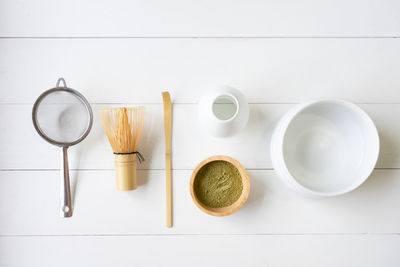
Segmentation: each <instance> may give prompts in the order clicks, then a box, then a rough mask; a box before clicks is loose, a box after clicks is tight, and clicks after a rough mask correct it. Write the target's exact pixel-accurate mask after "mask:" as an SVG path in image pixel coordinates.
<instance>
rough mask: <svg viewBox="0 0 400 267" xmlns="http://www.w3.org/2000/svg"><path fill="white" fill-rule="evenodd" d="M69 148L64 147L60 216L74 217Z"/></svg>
mask: <svg viewBox="0 0 400 267" xmlns="http://www.w3.org/2000/svg"><path fill="white" fill-rule="evenodd" d="M67 150H68V147H62V166H61V170H62V172H61V181H60V216H61V217H71V216H72V204H71V187H70V182H69V168H68V152H67Z"/></svg>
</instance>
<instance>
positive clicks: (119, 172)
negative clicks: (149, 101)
mask: <svg viewBox="0 0 400 267" xmlns="http://www.w3.org/2000/svg"><path fill="white" fill-rule="evenodd" d="M145 113H146V110H145V108H144V107H134V108H111V109H102V110H101V111H100V117H101V121H102V123H103V128H104V131H105V132H106V135H107V138H108V141H109V142H110V145H111V147H112V150H113V151H114V155H115V157H114V162H115V171H116V182H117V190H123V191H125V190H134V189H136V188H137V178H136V168H137V160H138V159H139V162H141V161H142V160H143V157H142V155H141V154H140V153H139V152H138V151H137V148H138V145H139V140H140V135H141V133H142V129H143V122H144V117H145Z"/></svg>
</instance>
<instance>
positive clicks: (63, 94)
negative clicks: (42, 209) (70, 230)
mask: <svg viewBox="0 0 400 267" xmlns="http://www.w3.org/2000/svg"><path fill="white" fill-rule="evenodd" d="M61 83H62V86H61ZM32 120H33V125H34V126H35V129H36V131H37V132H38V133H39V135H40V136H41V137H43V138H44V139H45V140H46V141H47V142H49V143H51V144H53V145H56V146H59V147H61V148H62V155H63V157H62V158H63V160H62V173H61V190H60V202H61V213H60V214H61V216H62V217H71V216H72V205H71V190H70V183H69V170H68V154H67V149H68V147H70V146H72V145H76V144H78V143H79V142H81V141H82V140H83V139H85V137H86V136H87V135H88V134H89V132H90V129H91V128H92V124H93V113H92V109H91V107H90V104H89V102H88V101H87V100H86V98H85V97H84V96H83V95H82V94H81V93H79V92H78V91H76V90H74V89H71V88H68V87H67V84H66V83H65V80H64V79H63V78H60V79H58V81H57V85H56V87H55V88H52V89H49V90H47V91H45V92H44V93H42V94H41V95H40V96H39V98H38V99H37V100H36V102H35V104H34V106H33V110H32Z"/></svg>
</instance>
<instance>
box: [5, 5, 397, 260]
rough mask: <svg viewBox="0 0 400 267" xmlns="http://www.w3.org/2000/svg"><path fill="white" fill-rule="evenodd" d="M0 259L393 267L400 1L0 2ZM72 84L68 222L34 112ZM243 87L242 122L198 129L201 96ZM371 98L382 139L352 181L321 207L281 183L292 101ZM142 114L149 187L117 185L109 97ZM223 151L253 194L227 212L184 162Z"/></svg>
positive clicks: (144, 178)
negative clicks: (215, 205)
mask: <svg viewBox="0 0 400 267" xmlns="http://www.w3.org/2000/svg"><path fill="white" fill-rule="evenodd" d="M0 37H1V39H0V122H1V123H0V140H1V141H0V266H147V265H149V266H167V265H170V266H399V265H400V234H399V233H400V208H399V204H400V177H399V176H400V169H399V168H400V123H399V116H400V39H399V37H400V1H398V0H366V1H361V0H322V1H319V0H301V1H294V0H293V1H291V0H280V1H277V0H267V1H261V0H246V1H245V0H243V1H230V0H218V1H208V0H207V1H184V0H170V1H162V0H154V1H144V0H143V1H139V0H134V1H132V0H118V1H116V0H113V1H112V0H104V1H98V0H90V1H79V0H70V1H54V0H38V1H29V0H20V1H14V0H1V1H0ZM60 76H63V77H65V78H66V80H67V84H68V85H69V86H70V87H72V88H74V89H77V90H79V91H80V92H82V93H83V94H84V95H85V96H86V97H87V98H88V100H89V101H90V102H91V104H92V107H93V109H94V114H95V120H94V127H93V129H92V132H91V133H90V135H89V136H88V138H87V139H86V140H85V141H83V142H82V143H81V144H79V145H78V146H76V147H73V148H72V149H71V150H70V168H71V169H72V171H71V176H72V188H73V197H74V215H73V217H72V218H69V219H64V218H59V217H58V194H59V170H58V168H59V163H60V162H59V161H60V152H59V151H58V148H56V147H53V146H51V145H49V144H47V143H46V142H45V141H43V140H42V139H41V138H40V137H39V136H38V135H37V134H36V132H35V130H34V128H33V125H32V122H31V109H32V104H33V102H34V101H35V99H36V97H37V96H38V95H39V94H40V93H41V92H43V91H44V90H46V89H49V88H51V87H53V86H54V85H55V82H56V80H57V78H58V77H60ZM219 85H230V86H233V87H236V88H238V89H240V90H241V91H242V92H243V93H244V94H245V95H246V96H247V98H248V100H249V102H250V103H251V104H250V108H251V115H250V121H249V124H248V126H247V128H246V129H245V130H244V131H243V132H241V133H240V134H239V135H237V136H235V137H233V138H230V139H215V138H212V137H209V136H205V135H203V134H202V133H201V132H200V131H199V128H198V125H197V121H196V102H197V100H198V98H199V97H200V96H201V94H202V91H203V90H205V89H209V88H212V87H215V86H219ZM163 90H169V91H170V92H171V93H172V96H173V101H174V110H173V112H174V117H173V193H174V227H173V228H172V229H167V228H166V227H165V178H164V170H163V168H164V153H163V151H164V144H163V128H162V104H161V101H162V98H161V94H160V92H161V91H163ZM317 97H334V98H342V99H345V100H349V101H353V102H355V103H358V104H360V106H361V107H362V108H363V109H364V110H366V111H367V112H368V113H369V114H370V116H371V117H372V118H373V120H374V121H375V123H376V125H377V127H378V129H379V132H380V137H381V155H380V157H379V161H378V164H377V166H376V170H375V171H374V172H373V174H372V176H371V177H370V178H369V179H368V180H367V182H366V183H365V184H363V185H362V186H361V187H360V188H359V189H357V190H355V191H354V192H351V193H349V194H346V195H343V196H340V197H333V198H327V199H322V200H315V199H306V198H303V197H301V196H299V195H297V194H296V193H294V192H292V191H291V190H290V189H288V188H287V187H286V186H285V185H284V184H283V183H282V182H281V181H280V179H279V177H278V176H277V175H276V173H275V172H274V170H273V169H272V166H271V160H270V156H269V142H270V135H271V131H272V129H273V126H274V123H275V122H276V121H277V120H278V119H279V118H280V116H282V114H284V113H285V112H286V111H287V110H288V109H289V108H290V107H292V106H293V105H294V104H295V103H298V102H301V101H305V100H308V99H311V98H317ZM136 104H144V105H145V106H146V108H147V109H148V116H147V120H146V124H145V129H144V133H143V138H142V140H141V144H140V151H142V153H143V154H144V155H145V157H146V159H147V160H146V162H145V163H144V164H142V165H141V166H140V168H141V170H140V171H139V176H140V178H139V188H138V190H136V191H131V192H117V191H116V190H115V181H114V170H113V155H112V153H111V148H110V147H109V144H108V142H107V141H106V138H105V135H104V132H103V130H102V129H101V124H100V121H99V117H98V110H99V109H100V108H102V107H105V106H119V105H136ZM215 154H226V155H230V156H232V157H234V158H236V159H237V160H239V161H240V162H241V163H242V164H243V165H244V166H245V168H247V169H248V172H249V175H250V179H251V184H252V191H251V193H250V197H249V199H248V201H247V203H246V204H245V205H244V206H243V208H242V209H241V210H240V211H239V212H237V213H236V214H234V215H231V216H228V217H223V218H217V217H211V216H209V215H206V214H204V213H202V212H201V211H200V210H199V209H198V208H196V206H195V205H194V204H193V202H192V200H191V198H190V194H189V178H190V174H191V170H192V169H193V168H194V167H195V166H196V164H197V163H198V162H199V161H201V160H202V159H204V158H205V157H208V156H211V155H215Z"/></svg>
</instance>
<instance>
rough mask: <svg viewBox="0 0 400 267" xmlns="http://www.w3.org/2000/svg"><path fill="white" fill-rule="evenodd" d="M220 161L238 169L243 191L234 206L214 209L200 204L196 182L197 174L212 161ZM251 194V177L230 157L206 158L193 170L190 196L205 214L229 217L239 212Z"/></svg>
mask: <svg viewBox="0 0 400 267" xmlns="http://www.w3.org/2000/svg"><path fill="white" fill-rule="evenodd" d="M220 160H222V161H226V162H229V163H231V164H232V165H233V166H235V167H236V168H237V169H238V171H239V173H240V176H241V178H242V184H243V191H242V194H241V195H240V197H239V198H238V200H236V202H235V203H233V204H232V205H230V206H227V207H223V208H212V207H208V206H206V205H205V204H203V203H202V202H200V200H199V199H198V198H197V196H196V193H195V192H194V181H195V179H196V176H197V173H198V172H199V170H200V169H201V168H202V167H203V166H204V165H206V164H207V163H210V162H212V161H220ZM249 193H250V179H249V175H248V174H247V172H246V170H245V168H243V166H242V165H241V164H240V163H239V162H238V161H237V160H235V159H233V158H231V157H228V156H212V157H209V158H206V159H205V160H203V161H202V162H200V163H199V165H197V167H196V168H195V169H194V170H193V173H192V177H191V178H190V195H191V196H192V199H193V202H194V204H196V206H197V207H198V208H199V209H201V210H202V211H204V212H205V213H207V214H210V215H213V216H227V215H230V214H232V213H234V212H236V211H238V210H239V209H240V208H241V207H242V206H243V204H244V203H245V202H246V200H247V198H248V196H249Z"/></svg>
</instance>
